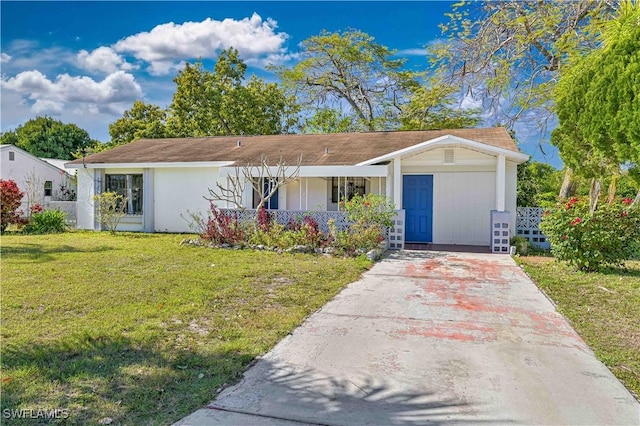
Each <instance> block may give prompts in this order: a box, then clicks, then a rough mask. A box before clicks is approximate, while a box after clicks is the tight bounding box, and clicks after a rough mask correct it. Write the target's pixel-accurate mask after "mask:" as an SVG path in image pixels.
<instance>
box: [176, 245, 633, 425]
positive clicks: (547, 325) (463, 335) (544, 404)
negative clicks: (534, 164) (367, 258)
mask: <svg viewBox="0 0 640 426" xmlns="http://www.w3.org/2000/svg"><path fill="white" fill-rule="evenodd" d="M300 423H306V424H326V425H398V424H439V423H454V424H455V423H462V424H470V423H474V424H475V423H488V424H496V423H497V424H507V423H513V424H545V425H559V424H576V425H585V424H589V425H614V424H628V425H638V424H640V405H639V404H638V402H637V401H636V400H635V399H634V398H633V397H632V396H631V394H630V393H629V392H628V391H627V390H626V389H625V388H624V386H622V384H620V382H619V381H618V380H617V379H616V378H615V377H614V376H613V375H612V374H611V373H610V372H609V370H608V369H607V368H606V367H605V366H604V365H603V364H602V363H600V362H599V361H597V360H596V358H595V357H594V355H593V353H592V352H591V350H590V349H589V348H588V347H587V346H586V345H585V343H584V342H583V341H582V339H580V337H579V336H578V335H577V334H576V333H575V331H574V330H573V329H572V328H571V327H570V326H569V325H568V323H567V322H566V321H565V319H564V318H563V317H562V316H561V315H560V314H558V313H557V312H556V311H555V309H554V307H553V305H552V303H551V302H550V301H549V300H547V299H546V297H545V296H544V295H543V294H542V293H541V292H540V291H539V290H538V289H537V287H536V286H535V285H534V284H533V283H532V282H531V280H530V279H529V278H528V277H527V276H526V275H525V274H524V273H523V272H522V271H521V270H520V268H519V267H518V266H517V265H516V264H515V262H514V261H513V259H511V258H510V257H509V256H505V255H495V254H470V253H450V252H418V251H402V252H394V253H391V254H390V255H389V256H388V257H386V258H385V259H384V260H382V261H381V262H379V263H377V264H376V265H375V266H374V267H373V268H372V269H371V270H370V271H369V272H367V273H366V274H364V276H363V277H362V279H361V280H360V281H358V282H355V283H353V284H351V285H349V286H348V288H346V289H345V290H344V291H342V292H341V293H340V294H339V295H338V296H337V297H336V298H335V299H334V300H332V301H331V302H329V303H328V304H327V305H325V306H324V307H323V308H322V309H321V310H320V311H318V312H316V313H315V314H313V315H312V316H311V317H309V318H308V320H307V321H306V322H305V323H304V324H303V325H302V326H301V327H299V328H298V329H296V330H295V331H294V332H293V334H292V335H290V336H288V337H287V338H285V339H284V340H282V341H281V342H280V343H279V344H278V345H277V346H276V347H275V348H274V349H273V350H272V351H271V352H269V353H268V354H266V355H265V356H264V357H262V358H261V359H260V360H259V361H258V362H257V363H256V364H255V365H254V366H253V367H252V368H250V369H249V370H248V371H247V372H246V373H245V375H244V378H243V379H242V381H241V382H240V383H238V384H237V385H235V386H233V387H230V388H227V389H226V390H224V391H223V392H222V393H221V394H220V395H218V397H217V398H216V399H215V400H214V401H213V402H211V404H210V405H209V406H208V407H207V408H204V409H201V410H198V411H197V412H195V413H194V414H192V415H191V416H189V417H186V418H185V419H183V420H181V421H179V422H178V423H177V425H181V426H186V425H215V424H239V425H288V424H292V425H293V424H300Z"/></svg>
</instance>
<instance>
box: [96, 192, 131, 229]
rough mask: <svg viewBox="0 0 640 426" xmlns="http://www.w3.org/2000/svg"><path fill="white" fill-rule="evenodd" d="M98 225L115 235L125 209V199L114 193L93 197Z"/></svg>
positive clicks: (104, 193)
mask: <svg viewBox="0 0 640 426" xmlns="http://www.w3.org/2000/svg"><path fill="white" fill-rule="evenodd" d="M93 201H94V202H95V203H96V208H97V209H98V217H99V220H100V223H101V224H102V225H103V226H104V227H105V228H106V229H107V230H108V231H109V232H111V233H112V234H115V232H116V229H117V228H118V224H119V223H120V220H122V218H123V217H124V215H125V212H126V209H127V198H126V197H123V196H122V195H120V194H118V193H115V192H103V193H102V194H97V195H94V196H93Z"/></svg>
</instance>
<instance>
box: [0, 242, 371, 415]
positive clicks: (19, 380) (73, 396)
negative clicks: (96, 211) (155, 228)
mask: <svg viewBox="0 0 640 426" xmlns="http://www.w3.org/2000/svg"><path fill="white" fill-rule="evenodd" d="M183 238H184V236H180V235H160V234H116V235H109V234H108V233H84V232H70V233H65V234H59V235H41V236H29V235H9V236H3V237H2V300H1V326H0V333H1V337H2V353H1V355H2V358H1V372H0V373H1V377H2V389H1V390H2V399H1V408H2V410H11V409H33V410H54V409H64V410H68V413H69V418H68V419H67V420H66V421H65V424H87V423H92V424H96V423H98V422H102V423H103V424H104V423H109V422H111V423H112V424H136V425H137V424H170V423H171V422H174V421H176V420H178V419H180V418H182V417H183V416H185V415H187V414H189V413H190V412H192V411H194V410H195V409H197V408H200V407H202V406H203V405H205V404H206V403H207V402H209V401H210V400H211V399H212V398H213V397H214V395H215V391H216V389H217V388H219V387H220V386H221V385H223V384H224V383H227V382H230V381H233V380H234V378H236V377H237V376H238V375H239V374H240V373H241V372H242V371H243V369H245V368H246V366H247V365H248V364H249V363H250V362H251V361H252V360H253V359H254V358H255V357H256V356H259V355H261V354H263V353H265V352H267V351H268V350H269V349H270V348H271V347H273V345H274V344H275V343H277V342H278V341H279V340H280V339H282V338H283V337H284V336H285V335H287V334H288V333H289V332H291V331H292V330H293V329H294V328H295V327H296V326H297V325H299V324H300V323H301V322H302V321H303V319H304V318H305V317H306V316H308V315H309V314H310V313H312V312H314V311H315V310H317V309H318V308H320V307H321V306H322V305H323V304H324V303H326V302H327V301H328V300H329V299H331V298H332V297H333V296H334V295H335V294H337V293H338V291H340V290H341V289H342V288H343V287H344V286H345V285H346V284H347V283H349V282H352V281H354V280H356V279H357V278H358V277H359V275H360V274H361V273H362V272H363V271H364V270H365V269H367V268H368V267H369V265H370V263H369V262H368V261H367V260H365V259H362V258H359V259H337V258H327V257H322V256H314V255H302V254H276V253H272V252H254V251H244V250H233V251H230V250H215V249H209V248H202V247H193V246H187V245H185V246H181V245H180V244H179V243H180V241H181V240H182V239H183ZM2 412H3V413H4V412H5V411H2ZM10 422H13V423H16V424H19V423H20V422H23V423H24V424H33V420H30V419H27V420H8V419H5V418H3V424H8V423H10Z"/></svg>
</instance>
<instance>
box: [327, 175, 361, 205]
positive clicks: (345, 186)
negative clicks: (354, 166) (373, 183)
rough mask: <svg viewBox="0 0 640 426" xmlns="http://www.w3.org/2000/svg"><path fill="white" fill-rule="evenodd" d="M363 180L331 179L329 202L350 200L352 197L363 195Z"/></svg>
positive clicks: (358, 178) (359, 178)
mask: <svg viewBox="0 0 640 426" xmlns="http://www.w3.org/2000/svg"><path fill="white" fill-rule="evenodd" d="M365 191H366V188H365V179H364V178H362V177H350V178H338V177H333V178H331V202H332V203H337V202H339V201H342V199H343V198H346V199H347V200H350V199H352V198H353V197H354V195H356V194H357V195H364V194H365Z"/></svg>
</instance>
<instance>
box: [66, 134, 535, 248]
mask: <svg viewBox="0 0 640 426" xmlns="http://www.w3.org/2000/svg"><path fill="white" fill-rule="evenodd" d="M300 156H302V166H301V168H300V173H299V176H298V178H297V179H296V180H295V181H294V182H291V183H289V184H287V185H285V186H284V187H281V188H280V190H279V191H278V194H277V196H275V197H274V198H273V199H272V201H271V205H270V206H269V207H270V208H272V209H279V210H298V211H323V210H326V211H331V210H338V209H339V204H338V201H339V200H340V199H341V198H342V197H343V196H344V195H348V194H351V193H354V192H359V193H375V194H383V195H386V196H387V197H389V198H390V199H391V200H392V201H393V202H394V203H395V205H396V207H397V208H398V210H399V211H400V213H402V214H403V215H404V216H405V218H406V219H405V220H406V224H402V225H404V227H405V231H404V235H403V237H402V238H403V239H404V241H406V242H416V243H434V244H460V245H478V246H489V245H490V243H491V232H492V231H491V225H490V216H491V211H494V210H497V211H508V212H509V213H510V217H511V220H510V228H511V235H513V234H514V229H513V228H514V224H515V214H516V178H517V165H518V164H520V163H523V162H525V161H527V160H528V158H529V157H528V156H527V155H525V154H523V153H521V152H520V151H519V150H518V148H517V147H516V145H515V143H514V141H513V139H512V138H511V137H510V136H509V134H508V132H507V131H506V130H505V129H504V128H489V129H449V130H429V131H397V132H370V133H339V134H324V135H271V136H233V137H208V138H178V139H143V140H139V141H136V142H133V143H130V144H127V145H123V146H120V147H116V148H113V149H111V150H109V151H105V152H101V153H97V154H94V155H91V156H89V157H86V158H84V159H81V160H76V161H73V162H71V163H68V164H67V167H69V168H77V169H78V175H77V176H78V222H77V223H78V227H79V228H83V229H99V228H100V225H99V223H98V221H97V217H96V212H95V209H94V205H93V202H92V197H93V195H94V194H96V193H99V192H101V191H105V190H111V191H117V192H120V193H122V194H125V195H127V197H128V199H129V206H128V209H129V213H130V214H129V215H128V216H127V217H126V218H125V220H123V221H122V222H121V227H120V229H122V230H133V231H145V232H189V226H188V223H187V221H186V220H185V219H184V218H185V217H187V216H188V212H195V213H206V211H207V209H208V205H209V203H208V201H207V200H205V198H204V196H206V195H208V194H209V188H215V186H216V183H220V184H222V185H227V184H228V182H229V179H232V178H233V177H234V176H235V175H236V173H237V167H238V166H240V167H241V166H245V165H247V164H259V163H260V160H261V158H263V157H266V158H268V160H269V164H271V165H273V166H275V165H276V164H277V163H278V162H279V161H280V160H281V159H283V160H284V161H286V163H287V164H296V163H297V159H298V158H299V157H300ZM242 203H243V205H244V206H245V207H246V208H252V207H254V205H255V197H254V194H253V191H252V190H251V189H250V186H249V185H248V186H247V189H246V191H245V193H244V194H243V197H242ZM219 207H233V206H231V205H220V206H219Z"/></svg>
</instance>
